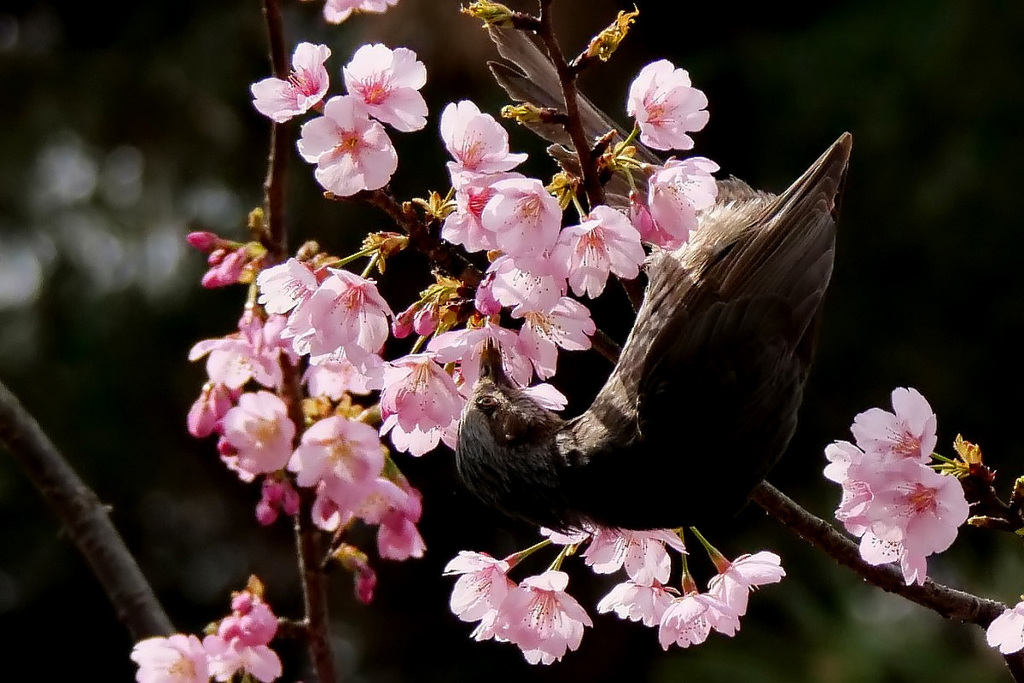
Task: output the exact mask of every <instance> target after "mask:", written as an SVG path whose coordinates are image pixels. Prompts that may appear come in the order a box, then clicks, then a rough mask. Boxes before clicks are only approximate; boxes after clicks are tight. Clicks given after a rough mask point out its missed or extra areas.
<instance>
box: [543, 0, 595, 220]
mask: <svg viewBox="0 0 1024 683" xmlns="http://www.w3.org/2000/svg"><path fill="white" fill-rule="evenodd" d="M551 3H552V0H540V30H539V31H538V33H537V34H538V35H539V36H540V39H541V40H542V41H543V42H544V47H545V48H547V51H548V57H549V58H550V59H551V63H552V64H553V65H554V67H555V71H556V72H557V73H558V81H559V83H560V84H561V86H562V99H563V100H564V102H565V115H566V117H567V119H568V121H567V122H566V126H565V130H566V132H567V133H568V134H569V139H571V140H572V146H573V147H575V148H576V157H577V158H578V159H579V162H580V172H581V173H582V174H583V189H584V191H585V192H586V193H587V202H588V203H589V204H590V208H591V209H593V208H594V207H595V206H597V205H599V204H604V203H605V198H604V187H603V186H602V185H601V179H600V178H599V177H598V174H597V167H596V165H595V164H594V161H593V155H592V152H591V149H590V146H591V142H590V141H589V140H587V134H586V133H585V132H584V130H583V120H582V118H581V117H580V107H579V100H578V93H577V91H576V72H575V71H574V70H573V69H572V68H570V66H569V65H568V63H566V61H565V57H564V56H563V55H562V48H561V47H559V45H558V39H557V38H556V37H555V31H554V28H553V27H552V26H551Z"/></svg>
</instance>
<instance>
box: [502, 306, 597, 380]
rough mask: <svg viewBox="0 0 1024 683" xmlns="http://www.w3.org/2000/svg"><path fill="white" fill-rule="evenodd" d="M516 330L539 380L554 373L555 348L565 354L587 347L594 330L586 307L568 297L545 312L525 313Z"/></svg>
mask: <svg viewBox="0 0 1024 683" xmlns="http://www.w3.org/2000/svg"><path fill="white" fill-rule="evenodd" d="M523 317H524V318H525V319H526V322H524V323H523V327H522V329H520V330H519V339H520V341H521V345H520V346H521V348H522V349H523V352H524V353H525V354H526V355H527V356H529V358H530V362H532V363H533V369H534V371H535V372H536V373H537V377H539V378H540V379H547V378H548V377H551V376H552V375H554V374H555V365H556V362H557V359H558V347H561V348H563V349H565V350H567V351H584V350H586V349H589V348H590V335H592V334H594V331H595V330H596V329H597V327H596V325H594V321H593V320H591V319H590V311H589V310H587V307H586V306H584V305H583V304H581V303H580V302H578V301H576V300H575V299H570V298H569V297H562V298H561V299H560V300H559V301H558V303H557V304H555V305H554V306H552V307H551V309H549V310H548V311H546V312H543V313H542V312H539V311H528V312H526V313H524V314H523Z"/></svg>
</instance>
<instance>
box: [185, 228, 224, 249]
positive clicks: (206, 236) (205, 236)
mask: <svg viewBox="0 0 1024 683" xmlns="http://www.w3.org/2000/svg"><path fill="white" fill-rule="evenodd" d="M185 241H186V242H188V244H189V246H191V247H195V248H196V249H198V250H199V251H202V252H205V253H209V252H211V251H213V250H214V249H216V248H217V247H219V246H220V245H221V242H222V240H221V238H220V237H218V236H217V235H215V234H213V233H212V232H206V231H203V230H199V231H196V232H190V233H189V234H187V235H185Z"/></svg>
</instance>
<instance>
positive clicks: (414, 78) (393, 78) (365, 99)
mask: <svg viewBox="0 0 1024 683" xmlns="http://www.w3.org/2000/svg"><path fill="white" fill-rule="evenodd" d="M342 73H343V75H344V77H345V87H346V88H347V89H348V92H349V94H350V95H354V96H355V97H356V99H357V100H358V102H360V103H361V104H362V106H363V109H364V111H365V112H366V113H367V114H369V115H370V116H372V117H374V118H375V119H377V120H379V121H382V122H384V123H388V124H391V126H392V127H394V128H395V130H400V131H402V132H406V133H407V132H409V131H414V130H419V129H421V128H423V127H424V126H425V125H427V118H426V117H427V103H426V102H425V101H424V100H423V95H421V94H420V93H419V89H420V88H422V87H423V85H424V84H425V83H426V82H427V68H426V67H425V66H423V62H421V61H419V60H417V59H416V53H415V52H413V51H412V50H409V49H407V48H404V47H400V48H396V49H395V50H392V49H390V48H389V47H387V46H385V45H381V44H379V43H378V44H375V45H363V46H362V47H361V48H359V49H358V50H356V53H355V54H354V55H352V61H350V62H349V63H348V64H347V65H346V66H345V68H344V69H343V70H342Z"/></svg>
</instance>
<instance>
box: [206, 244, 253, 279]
mask: <svg viewBox="0 0 1024 683" xmlns="http://www.w3.org/2000/svg"><path fill="white" fill-rule="evenodd" d="M218 251H220V250H218ZM216 253H217V251H215V252H213V253H211V254H210V258H209V259H207V261H208V262H210V263H211V266H212V267H211V268H210V270H208V271H206V274H205V275H203V279H202V285H203V287H206V288H207V289H213V288H214V287H226V286H227V285H233V284H235V283H236V282H238V278H239V277H240V276H241V275H242V269H243V268H245V263H246V251H245V247H240V248H238V249H236V250H235V251H232V252H231V253H229V254H227V255H226V256H224V258H223V259H222V260H221V261H220V262H219V263H217V264H213V263H212V259H213V258H214V254H216Z"/></svg>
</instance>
